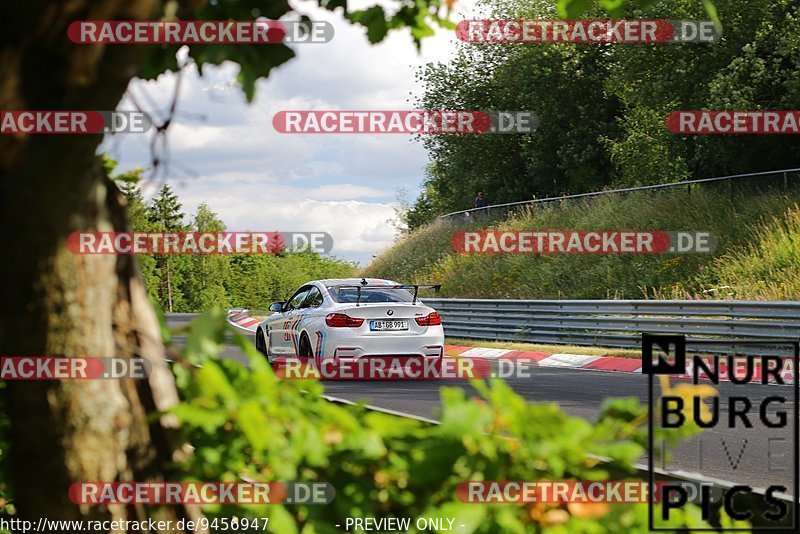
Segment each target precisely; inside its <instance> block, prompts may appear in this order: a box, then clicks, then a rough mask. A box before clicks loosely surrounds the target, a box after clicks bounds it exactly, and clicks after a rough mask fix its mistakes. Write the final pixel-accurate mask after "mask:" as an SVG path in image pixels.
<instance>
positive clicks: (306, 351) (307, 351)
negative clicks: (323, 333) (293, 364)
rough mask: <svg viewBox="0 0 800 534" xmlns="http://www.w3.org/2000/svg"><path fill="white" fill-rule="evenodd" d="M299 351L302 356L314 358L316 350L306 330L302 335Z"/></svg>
mask: <svg viewBox="0 0 800 534" xmlns="http://www.w3.org/2000/svg"><path fill="white" fill-rule="evenodd" d="M297 352H298V354H297V355H298V356H299V357H300V358H308V359H313V358H314V351H313V349H312V348H311V341H310V340H309V339H308V336H307V335H306V334H305V332H304V333H303V334H301V335H300V343H299V344H298V346H297Z"/></svg>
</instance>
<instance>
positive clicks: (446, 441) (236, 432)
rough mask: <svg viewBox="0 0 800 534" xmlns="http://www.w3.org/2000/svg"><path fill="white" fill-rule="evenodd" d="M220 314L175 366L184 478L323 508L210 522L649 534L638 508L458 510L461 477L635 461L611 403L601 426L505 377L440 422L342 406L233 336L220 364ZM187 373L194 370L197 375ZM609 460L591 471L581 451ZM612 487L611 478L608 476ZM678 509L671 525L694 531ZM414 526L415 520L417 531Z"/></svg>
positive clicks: (573, 471) (636, 415)
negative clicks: (523, 392)
mask: <svg viewBox="0 0 800 534" xmlns="http://www.w3.org/2000/svg"><path fill="white" fill-rule="evenodd" d="M226 334H227V326H226V323H225V319H224V314H223V313H222V311H221V310H217V311H214V312H209V313H207V314H205V315H204V316H202V317H201V318H199V319H198V320H196V321H195V322H194V323H193V324H192V326H191V332H190V335H189V338H188V341H187V344H186V347H185V351H184V358H185V360H184V361H183V363H184V365H177V366H176V368H175V371H176V375H177V377H178V384H179V389H180V393H181V396H182V402H181V404H180V405H179V406H177V407H176V408H175V410H174V412H175V414H177V416H178V417H179V418H180V420H181V421H182V422H183V430H184V432H185V437H186V439H187V441H188V442H189V443H190V444H191V445H192V446H193V447H194V454H193V455H192V456H191V457H190V458H188V459H187V460H186V462H185V463H184V464H183V465H182V467H183V469H185V472H186V475H187V477H188V478H189V479H194V480H223V481H237V480H242V479H246V480H255V481H265V482H268V481H292V480H302V481H306V482H315V481H324V482H328V483H330V484H332V485H333V486H334V488H335V490H336V498H335V499H334V501H333V502H332V503H331V504H329V505H326V506H320V505H317V506H307V505H277V504H273V505H268V506H252V505H251V506H216V507H206V509H205V512H206V513H207V514H208V515H209V516H210V517H232V516H234V515H235V516H238V517H240V518H241V517H269V518H270V527H271V530H273V531H277V532H282V533H291V532H339V531H340V530H341V528H340V527H337V526H336V525H341V524H342V521H343V519H344V518H345V517H390V516H395V517H412V518H414V517H420V516H424V517H441V518H446V517H456V518H457V522H458V524H464V525H465V528H464V529H459V531H463V532H519V533H522V532H538V531H541V530H544V529H548V531H549V532H565V533H566V532H615V531H616V532H646V531H647V505H646V504H624V505H614V506H610V507H605V506H600V507H591V506H576V505H570V506H559V505H531V504H525V505H522V504H493V505H476V504H467V503H462V502H461V501H459V500H458V499H457V497H456V486H457V485H458V484H459V483H460V482H464V481H468V480H548V479H549V480H561V479H576V480H607V479H608V480H618V479H619V473H628V474H633V473H634V471H633V469H632V464H633V462H634V461H636V460H637V459H638V458H639V457H640V456H641V455H642V453H643V451H644V444H645V439H646V431H645V429H644V427H643V424H644V423H645V421H646V416H645V412H644V408H643V407H642V406H640V405H639V403H638V401H636V400H634V399H618V400H613V401H609V402H607V403H606V405H605V406H604V407H603V410H602V414H601V416H600V418H599V420H598V422H597V423H596V424H591V423H589V422H587V421H584V420H582V419H579V418H573V417H570V416H567V415H566V414H565V413H564V412H562V411H561V410H560V409H559V407H558V406H556V405H554V404H529V403H526V402H525V400H524V399H522V398H521V397H520V396H518V395H517V394H516V393H514V391H513V390H512V389H511V388H510V387H509V386H507V385H506V384H505V383H504V382H503V381H491V382H489V383H485V382H480V381H476V382H474V384H473V385H474V387H475V388H476V389H477V391H478V393H479V395H480V396H479V398H476V399H470V398H467V396H466V395H465V393H464V391H463V390H461V389H459V388H442V392H441V399H442V406H443V408H442V413H441V417H440V420H441V424H439V425H432V424H427V423H423V422H420V421H417V420H412V419H404V418H399V417H396V416H393V415H388V414H384V413H379V412H374V411H368V410H366V409H365V408H363V407H359V406H339V405H336V404H332V403H330V402H328V401H326V400H325V399H324V398H323V397H322V394H323V388H322V386H321V385H320V384H319V383H318V382H314V381H291V380H290V381H279V380H278V379H277V378H276V377H275V375H273V373H272V370H271V368H270V366H269V365H268V364H267V362H266V360H265V359H264V358H263V356H262V355H261V354H259V353H258V352H256V350H255V349H254V347H253V345H252V344H251V343H250V341H249V340H248V339H247V338H246V337H245V336H243V335H242V334H240V333H238V332H236V333H233V344H234V345H236V346H237V347H239V348H240V349H241V350H242V351H243V352H244V354H245V355H246V356H247V359H248V361H249V365H250V368H249V369H247V368H245V367H243V366H242V365H241V364H239V363H238V362H234V361H231V360H220V359H218V354H220V351H221V350H222V348H223V344H224V342H225V338H226ZM186 363H191V364H201V365H202V367H200V368H197V367H196V366H193V365H185V364H186ZM590 452H591V453H594V454H599V455H602V456H606V457H608V458H609V461H608V462H607V463H600V462H598V460H596V459H594V458H593V457H591V456H589V453H590ZM612 477H617V478H612ZM702 523H703V522H702V521H701V520H700V519H699V511H698V510H697V509H695V508H687V509H686V512H685V514H680V515H676V517H675V518H674V525H675V527H676V528H678V527H680V526H690V527H699V526H701V525H702ZM412 524H413V523H412Z"/></svg>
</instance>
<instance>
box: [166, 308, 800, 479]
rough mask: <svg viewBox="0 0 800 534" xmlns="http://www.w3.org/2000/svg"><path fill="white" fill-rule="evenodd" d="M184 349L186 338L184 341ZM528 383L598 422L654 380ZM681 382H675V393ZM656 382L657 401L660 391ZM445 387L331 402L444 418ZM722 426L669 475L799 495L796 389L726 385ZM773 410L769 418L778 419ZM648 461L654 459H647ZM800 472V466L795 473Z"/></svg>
mask: <svg viewBox="0 0 800 534" xmlns="http://www.w3.org/2000/svg"><path fill="white" fill-rule="evenodd" d="M192 318H193V315H190V314H171V315H169V316H168V317H167V322H168V325H169V326H171V327H177V326H182V325H185V324H186V323H187V322H189V321H190V320H191V319H192ZM175 341H176V342H177V343H178V344H180V343H181V342H182V338H181V337H180V336H179V337H176V338H175ZM222 356H223V357H225V358H230V359H235V360H238V361H242V362H244V361H245V359H244V356H243V354H242V353H241V352H240V351H239V350H238V349H237V348H235V347H232V346H227V347H226V349H225V351H224V353H223V354H222ZM525 374H527V375H529V376H527V377H524V376H523V377H511V378H506V380H507V382H508V383H509V384H510V385H511V386H512V387H513V388H514V390H515V391H516V392H517V393H519V394H520V395H522V396H523V397H524V398H525V399H527V400H528V401H530V402H540V403H557V404H558V405H559V406H560V407H561V408H562V409H564V410H565V411H566V412H567V413H569V414H571V415H574V416H578V417H582V418H584V419H586V420H589V421H593V420H595V419H596V418H597V416H598V414H599V411H600V407H601V405H602V403H603V401H604V400H605V399H607V398H609V397H637V398H639V399H640V400H641V401H642V402H644V403H646V402H647V390H648V388H647V377H645V376H644V375H641V374H633V373H614V372H605V371H592V370H586V369H560V368H544V367H537V366H531V367H528V368H527V370H526V373H525ZM676 383H677V382H675V381H673V386H674V385H675V384H676ZM657 384H658V383H657V382H656V388H655V391H656V394H658V391H659V388H658V385H657ZM441 385H442V382H432V381H411V380H398V381H380V382H365V381H326V382H325V390H326V393H327V394H328V395H331V396H333V397H337V398H341V399H346V400H350V401H357V402H358V401H363V402H365V403H368V404H371V405H373V406H377V407H380V408H386V409H391V410H395V411H398V412H402V413H406V414H411V415H415V416H420V417H427V418H433V419H436V417H437V413H438V412H439V410H440V409H441V404H440V402H439V392H438V388H439V387H440V386H441ZM446 385H447V386H456V387H462V388H464V389H465V390H466V391H468V392H469V393H470V394H474V391H473V389H472V388H471V387H470V385H469V384H468V383H467V382H466V381H455V380H448V381H447V383H446ZM743 388H746V389H743ZM718 391H719V399H720V421H721V422H722V423H723V424H721V425H719V426H718V427H715V428H711V429H707V430H705V431H704V432H703V433H702V434H701V435H700V436H696V437H694V438H692V439H690V440H688V441H686V442H684V443H682V444H681V445H679V446H677V447H675V448H674V449H672V458H671V460H670V462H669V463H667V464H666V466H662V467H666V468H667V469H677V470H683V471H688V472H692V473H699V474H701V475H704V476H706V477H712V478H717V479H722V480H727V481H730V482H734V483H737V484H747V485H750V486H753V487H757V488H759V487H760V488H764V487H766V486H769V485H774V484H782V485H784V486H785V487H786V488H787V493H789V494H795V492H794V489H793V483H794V477H793V471H792V463H793V453H794V450H795V449H796V448H797V446H798V444H796V443H793V436H794V434H793V431H794V429H793V428H792V426H791V425H792V420H793V419H794V423H795V424H797V414H794V418H792V415H793V410H792V403H793V397H792V395H793V391H794V388H793V387H792V386H789V385H761V384H750V385H747V386H734V385H731V384H728V383H720V384H719V387H718ZM743 392H745V394H746V396H747V397H748V398H749V399H750V401H751V402H752V405H753V408H752V409H751V410H750V414H751V415H750V420H751V421H752V423H753V428H749V429H748V428H744V427H743V426H742V424H741V420H738V421H737V427H736V428H726V426H727V422H728V421H727V419H728V414H729V409H728V399H729V397H730V396H731V395H738V396H741V395H742V394H743ZM775 395H781V396H783V397H785V398H786V399H787V401H788V406H789V407H788V414H787V415H788V417H787V419H788V421H789V424H788V425H787V426H786V427H785V428H780V429H767V428H765V427H764V425H763V424H762V423H761V422H760V420H759V418H758V407H759V404H760V402H761V400H763V399H764V398H765V397H768V396H775ZM774 411H775V410H774V409H770V410H769V413H770V414H772V413H774ZM641 461H642V462H646V461H647V458H646V457H645V458H642V460H641ZM795 469H796V467H795Z"/></svg>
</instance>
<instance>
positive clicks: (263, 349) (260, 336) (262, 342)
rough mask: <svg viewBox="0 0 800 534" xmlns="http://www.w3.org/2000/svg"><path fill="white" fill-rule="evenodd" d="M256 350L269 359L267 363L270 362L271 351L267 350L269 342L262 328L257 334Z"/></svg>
mask: <svg viewBox="0 0 800 534" xmlns="http://www.w3.org/2000/svg"><path fill="white" fill-rule="evenodd" d="M256 350H257V351H258V352H260V353H261V354H263V355H264V357H265V358H267V361H270V359H269V349H268V348H267V342H266V339H265V337H264V332H263V331H262V330H261V329H260V328H259V329H258V331H257V332H256Z"/></svg>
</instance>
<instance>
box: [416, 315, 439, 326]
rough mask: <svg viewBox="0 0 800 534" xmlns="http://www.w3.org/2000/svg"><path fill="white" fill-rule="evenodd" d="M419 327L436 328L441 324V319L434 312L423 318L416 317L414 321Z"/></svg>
mask: <svg viewBox="0 0 800 534" xmlns="http://www.w3.org/2000/svg"><path fill="white" fill-rule="evenodd" d="M414 320H415V321H417V324H418V325H420V326H437V325H440V324H442V318H441V317H439V314H438V313H436V312H431V313H429V314H428V315H426V316H425V317H417V318H416V319H414Z"/></svg>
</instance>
